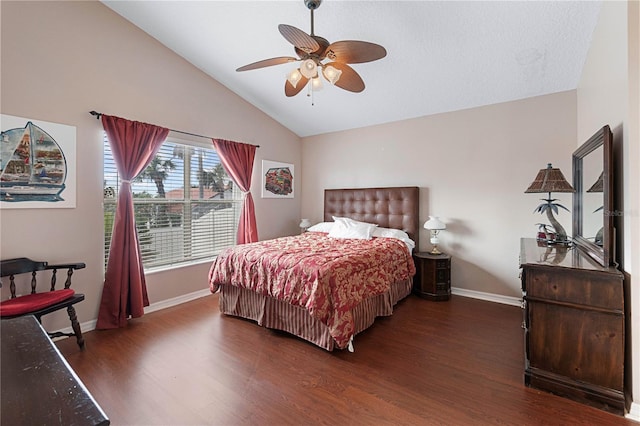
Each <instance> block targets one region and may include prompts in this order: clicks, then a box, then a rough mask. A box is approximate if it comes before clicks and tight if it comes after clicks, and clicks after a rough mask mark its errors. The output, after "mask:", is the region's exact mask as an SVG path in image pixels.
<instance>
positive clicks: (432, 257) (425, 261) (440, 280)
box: [413, 252, 451, 300]
mask: <svg viewBox="0 0 640 426" xmlns="http://www.w3.org/2000/svg"><path fill="white" fill-rule="evenodd" d="M413 260H414V261H415V263H416V275H415V277H414V278H413V292H414V293H415V294H417V295H418V296H420V297H423V298H425V299H429V300H449V298H450V297H451V256H449V255H447V254H431V253H429V252H417V253H414V254H413Z"/></svg>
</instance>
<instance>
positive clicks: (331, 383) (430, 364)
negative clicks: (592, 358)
mask: <svg viewBox="0 0 640 426" xmlns="http://www.w3.org/2000/svg"><path fill="white" fill-rule="evenodd" d="M521 322H522V312H521V310H520V309H519V308H517V307H513V306H505V305H500V304H496V303H490V302H484V301H480V300H475V299H469V298H464V297H459V296H453V297H452V299H451V300H450V301H448V302H430V301H426V300H422V299H419V298H417V297H415V296H410V297H409V298H407V299H406V300H404V301H402V302H400V304H399V305H398V306H397V307H396V310H395V312H394V314H393V316H391V317H388V318H378V320H377V321H376V323H375V324H374V325H373V326H372V327H371V328H369V329H368V330H367V331H365V332H364V333H362V334H360V335H358V336H356V338H355V341H354V346H355V352H354V353H349V352H347V351H339V352H333V353H330V352H326V351H324V350H322V349H319V348H317V347H316V346H313V345H311V344H309V343H306V342H304V341H302V340H299V339H297V338H294V337H291V336H289V335H287V334H284V333H278V332H274V331H270V330H267V329H265V328H262V327H259V326H257V325H256V324H254V323H252V322H249V321H245V320H241V319H238V318H233V317H227V316H223V315H221V314H220V313H219V310H218V296H217V295H212V296H207V297H204V298H202V299H198V300H196V301H192V302H189V303H185V304H183V305H180V306H176V307H172V308H168V309H164V310H162V311H158V312H154V313H151V314H148V315H145V316H144V317H142V318H139V319H135V320H132V321H130V324H129V326H128V327H126V328H124V329H120V330H109V331H91V332H89V333H86V334H85V339H86V349H85V351H83V352H81V351H80V350H79V348H78V346H77V345H76V343H75V339H66V340H61V341H59V342H57V345H58V347H59V348H60V350H61V352H62V353H63V355H64V356H65V357H66V358H67V360H68V362H69V363H70V364H71V366H72V367H73V368H74V369H75V371H76V372H77V374H78V376H79V377H80V378H81V379H82V381H83V382H84V383H85V385H86V386H87V388H88V389H89V391H90V392H91V393H92V394H93V396H94V397H95V398H96V400H97V401H98V403H99V404H100V405H101V406H102V408H103V409H104V410H105V412H106V413H107V415H108V416H109V417H110V419H111V421H112V424H113V425H207V424H209V425H314V424H327V425H329V424H330V425H335V424H340V425H577V424H581V425H625V424H627V425H636V426H637V423H635V422H633V421H630V420H625V419H624V418H622V417H618V416H615V415H613V414H610V413H607V412H604V411H601V410H598V409H596V408H592V407H588V406H586V405H582V404H579V403H576V402H573V401H570V400H568V399H565V398H561V397H558V396H555V395H551V394H548V393H545V392H541V391H538V390H535V389H530V388H527V387H525V386H524V385H523V362H524V361H523V358H524V357H523V330H522V328H521V327H520V324H521Z"/></svg>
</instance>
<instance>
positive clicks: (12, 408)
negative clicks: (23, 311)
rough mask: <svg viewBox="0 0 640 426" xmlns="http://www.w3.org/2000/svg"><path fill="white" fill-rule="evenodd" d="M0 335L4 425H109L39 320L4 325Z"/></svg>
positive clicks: (0, 418)
mask: <svg viewBox="0 0 640 426" xmlns="http://www.w3.org/2000/svg"><path fill="white" fill-rule="evenodd" d="M0 334H1V342H2V344H1V345H0V346H1V351H2V352H1V357H2V358H1V359H2V366H1V370H0V395H1V397H0V403H1V411H0V424H3V425H45V424H46V425H57V424H59V425H108V424H109V419H108V418H107V416H106V414H105V413H104V411H102V408H100V406H99V405H98V403H97V402H96V401H95V400H94V399H93V397H92V396H91V394H90V393H89V392H88V391H87V389H86V388H85V386H84V385H83V384H82V382H81V381H80V379H79V378H78V376H76V374H75V372H74V371H73V370H72V369H71V367H70V366H69V364H68V363H67V361H66V360H65V359H64V358H63V357H62V355H61V354H60V352H59V351H58V348H57V347H56V346H55V345H54V344H53V342H52V341H51V339H50V338H49V336H48V335H47V333H46V332H45V331H44V329H43V328H42V326H41V325H40V324H39V323H38V321H37V320H36V319H35V317H33V316H25V317H19V318H12V319H5V320H2V321H1V322H0Z"/></svg>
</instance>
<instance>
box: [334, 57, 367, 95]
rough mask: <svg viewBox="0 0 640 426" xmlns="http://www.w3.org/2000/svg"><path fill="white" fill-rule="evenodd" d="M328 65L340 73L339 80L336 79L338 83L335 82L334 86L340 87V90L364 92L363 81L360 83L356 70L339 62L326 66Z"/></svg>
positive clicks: (360, 79)
mask: <svg viewBox="0 0 640 426" xmlns="http://www.w3.org/2000/svg"><path fill="white" fill-rule="evenodd" d="M329 65H331V66H332V67H334V68H337V69H339V70H340V71H342V74H341V75H340V78H339V79H338V81H336V84H335V85H336V86H338V87H340V88H341V89H344V90H348V91H350V92H356V93H359V92H362V91H363V90H364V81H362V78H361V77H360V75H359V74H358V73H357V72H356V70H354V69H353V68H351V67H350V66H349V65H347V64H343V63H341V62H330V63H328V64H327V66H329Z"/></svg>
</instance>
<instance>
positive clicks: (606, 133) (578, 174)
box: [573, 126, 615, 267]
mask: <svg viewBox="0 0 640 426" xmlns="http://www.w3.org/2000/svg"><path fill="white" fill-rule="evenodd" d="M612 143H613V135H612V133H611V129H610V128H609V126H604V127H603V128H602V129H600V130H598V131H597V132H596V133H595V134H594V135H593V136H591V137H590V138H589V140H587V141H586V142H585V143H584V144H582V146H580V147H579V148H578V149H577V150H575V151H574V152H573V188H574V189H575V190H576V192H574V193H573V241H574V243H575V245H576V246H578V247H579V248H581V249H582V250H584V251H585V252H586V253H587V254H588V255H589V256H590V257H592V258H593V259H595V260H596V261H597V262H598V263H600V264H601V265H602V266H605V267H608V266H612V265H615V261H614V256H613V244H614V235H613V233H614V228H613V214H612V212H613V155H612V152H611V151H612ZM600 146H602V147H603V153H602V157H603V164H602V171H603V183H604V185H603V200H602V201H603V205H602V207H603V208H602V228H603V238H602V247H600V246H598V245H597V244H595V243H594V242H592V241H590V240H588V239H587V238H586V237H585V236H584V235H582V225H583V223H582V210H583V200H582V195H583V189H584V179H583V176H584V175H583V161H582V160H583V159H584V157H586V156H587V155H588V154H590V153H591V152H593V151H594V150H595V149H597V148H599V147H600Z"/></svg>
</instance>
